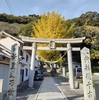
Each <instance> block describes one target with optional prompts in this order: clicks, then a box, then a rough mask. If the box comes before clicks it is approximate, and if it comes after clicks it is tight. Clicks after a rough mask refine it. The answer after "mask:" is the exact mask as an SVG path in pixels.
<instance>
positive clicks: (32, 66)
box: [28, 42, 36, 88]
mask: <svg viewBox="0 0 99 100" xmlns="http://www.w3.org/2000/svg"><path fill="white" fill-rule="evenodd" d="M35 56H36V42H34V43H32V57H31V66H30V75H29V84H28V87H30V88H32V87H33V83H34V71H35Z"/></svg>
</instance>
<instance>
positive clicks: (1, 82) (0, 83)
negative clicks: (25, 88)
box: [0, 79, 3, 100]
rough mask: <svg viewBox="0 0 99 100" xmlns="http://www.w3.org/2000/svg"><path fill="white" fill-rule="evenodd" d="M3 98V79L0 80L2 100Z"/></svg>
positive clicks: (0, 96) (0, 98) (0, 99)
mask: <svg viewBox="0 0 99 100" xmlns="http://www.w3.org/2000/svg"><path fill="white" fill-rule="evenodd" d="M2 96H3V79H0V100H2Z"/></svg>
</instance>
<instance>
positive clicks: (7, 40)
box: [0, 37, 20, 50]
mask: <svg viewBox="0 0 99 100" xmlns="http://www.w3.org/2000/svg"><path fill="white" fill-rule="evenodd" d="M0 43H1V44H3V45H4V46H5V47H7V48H8V49H9V50H11V46H12V45H13V44H15V43H17V44H18V46H20V44H19V42H18V41H15V40H13V39H11V38H10V37H6V38H3V39H1V40H0Z"/></svg>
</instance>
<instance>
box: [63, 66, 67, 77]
mask: <svg viewBox="0 0 99 100" xmlns="http://www.w3.org/2000/svg"><path fill="white" fill-rule="evenodd" d="M62 72H63V76H66V75H65V74H66V73H65V67H63V68H62Z"/></svg>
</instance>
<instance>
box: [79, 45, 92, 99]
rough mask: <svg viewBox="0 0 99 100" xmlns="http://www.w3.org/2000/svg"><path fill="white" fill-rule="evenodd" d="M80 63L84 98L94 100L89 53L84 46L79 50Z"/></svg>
mask: <svg viewBox="0 0 99 100" xmlns="http://www.w3.org/2000/svg"><path fill="white" fill-rule="evenodd" d="M81 63H82V73H83V89H84V100H94V93H93V83H92V73H91V63H90V53H89V49H88V48H86V47H84V48H83V49H82V50H81Z"/></svg>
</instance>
